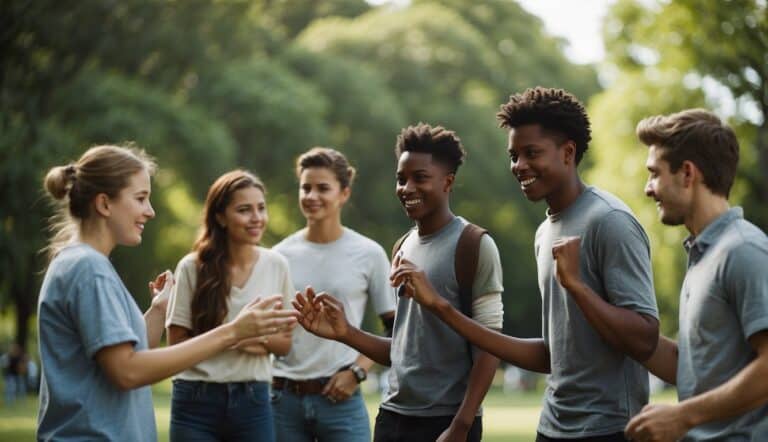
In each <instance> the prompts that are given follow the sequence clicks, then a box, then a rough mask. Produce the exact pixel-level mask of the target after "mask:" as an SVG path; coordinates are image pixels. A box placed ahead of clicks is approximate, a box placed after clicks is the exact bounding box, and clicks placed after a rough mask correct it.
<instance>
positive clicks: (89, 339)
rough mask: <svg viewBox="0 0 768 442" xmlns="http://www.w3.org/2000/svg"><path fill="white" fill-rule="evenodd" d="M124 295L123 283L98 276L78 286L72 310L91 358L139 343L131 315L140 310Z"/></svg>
mask: <svg viewBox="0 0 768 442" xmlns="http://www.w3.org/2000/svg"><path fill="white" fill-rule="evenodd" d="M125 291H126V289H125V287H124V286H123V285H122V282H120V281H117V280H115V278H112V277H109V276H102V275H95V276H93V277H90V278H87V279H84V280H83V281H82V282H80V284H78V289H77V291H76V293H75V296H73V297H72V298H71V299H70V303H71V304H70V308H71V310H72V312H73V317H74V318H75V323H76V324H77V329H78V333H79V335H80V339H81V340H82V344H83V348H84V349H85V353H86V355H87V356H88V357H89V358H93V356H94V355H95V354H96V352H98V351H99V350H101V349H102V348H104V347H109V346H111V345H117V344H121V343H123V342H131V343H133V344H135V343H137V342H139V337H138V336H137V335H136V332H135V331H134V329H133V328H132V327H131V321H130V317H131V314H130V312H129V311H128V309H129V308H131V307H133V308H135V309H137V310H138V307H137V306H136V304H135V302H134V301H133V298H128V299H126V298H127V296H128V295H127V293H126V292H125Z"/></svg>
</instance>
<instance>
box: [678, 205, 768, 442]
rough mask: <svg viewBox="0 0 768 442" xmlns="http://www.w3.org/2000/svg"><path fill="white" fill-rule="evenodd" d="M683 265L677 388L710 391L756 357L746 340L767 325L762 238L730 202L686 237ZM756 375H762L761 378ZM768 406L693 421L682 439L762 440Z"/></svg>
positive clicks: (685, 394) (767, 245)
mask: <svg viewBox="0 0 768 442" xmlns="http://www.w3.org/2000/svg"><path fill="white" fill-rule="evenodd" d="M685 248H686V250H687V251H688V271H687V272H686V274H685V280H684V281H683V287H682V290H681V291H680V334H679V338H678V344H677V345H678V352H679V356H678V363H677V394H678V397H679V399H680V400H681V401H683V400H685V399H688V398H690V397H692V396H696V395H699V394H702V393H705V392H707V391H709V390H712V389H714V388H716V387H718V386H720V385H722V384H724V383H725V382H727V381H728V380H730V379H731V378H733V377H734V376H736V374H737V373H739V372H740V371H741V370H743V369H744V367H745V366H747V365H748V364H749V363H750V362H752V361H753V360H754V359H755V352H754V350H752V347H751V346H750V345H749V342H747V339H748V338H749V337H750V336H752V335H754V334H755V333H757V332H759V331H763V330H768V237H766V235H765V233H763V232H762V231H761V230H760V229H759V228H757V227H756V226H755V225H753V224H752V223H750V222H749V221H746V220H744V218H743V212H742V210H741V208H740V207H734V208H732V209H730V210H728V211H727V212H726V213H724V214H722V215H721V216H720V217H718V218H717V219H716V220H715V221H713V222H712V223H710V224H709V226H707V227H706V228H705V229H704V231H702V232H701V233H700V234H699V236H698V237H696V238H695V239H692V238H688V239H686V241H685ZM760 382H767V381H766V380H765V379H763V380H761V381H760ZM767 415H768V405H763V406H761V407H759V408H757V409H755V410H752V411H750V412H749V413H745V414H742V415H740V416H736V417H734V418H730V419H723V420H718V421H715V422H710V423H708V424H704V425H701V426H698V427H695V428H693V429H692V430H691V431H689V432H688V434H687V435H686V437H685V438H684V439H683V440H685V441H723V440H728V441H749V440H750V438H751V437H753V439H751V440H755V441H757V440H766V439H764V438H757V437H756V436H753V435H752V433H753V431H754V428H755V427H756V426H757V425H758V423H759V422H761V421H764V423H765V424H766V425H768V422H765V421H768V417H766V416H767Z"/></svg>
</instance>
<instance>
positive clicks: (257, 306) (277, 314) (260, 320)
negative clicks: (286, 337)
mask: <svg viewBox="0 0 768 442" xmlns="http://www.w3.org/2000/svg"><path fill="white" fill-rule="evenodd" d="M282 307H283V296H282V295H272V296H269V297H266V298H256V299H254V300H253V301H251V302H250V303H249V304H248V305H246V306H245V307H243V309H242V310H240V313H239V314H238V315H237V317H236V318H235V319H234V320H233V321H232V323H233V325H234V330H235V337H236V338H237V339H238V340H242V339H246V338H252V337H255V336H264V335H272V334H275V333H279V332H284V331H289V330H291V329H293V327H295V326H296V320H297V318H298V312H297V311H295V310H283V309H282Z"/></svg>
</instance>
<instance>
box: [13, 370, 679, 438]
mask: <svg viewBox="0 0 768 442" xmlns="http://www.w3.org/2000/svg"><path fill="white" fill-rule="evenodd" d="M170 385H171V384H170V382H169V381H166V382H163V383H160V384H158V385H156V386H155V387H154V401H155V416H156V418H157V427H158V433H159V439H160V441H167V440H168V421H169V419H170V399H171V396H170ZM652 401H653V402H667V403H669V402H674V401H675V397H674V392H673V391H667V392H664V393H663V394H661V395H658V396H655V397H654V398H652ZM366 404H367V405H368V413H369V415H370V418H371V423H372V422H373V418H374V417H375V416H376V412H377V409H378V405H379V396H378V395H370V396H367V397H366ZM37 405H38V402H37V398H36V397H33V396H30V397H28V398H27V399H25V400H23V401H19V402H17V403H16V404H14V405H13V406H12V407H8V406H6V405H4V404H3V405H2V407H0V441H14V442H15V441H19V442H23V441H32V440H34V435H35V425H36V422H37ZM484 407H485V417H484V437H483V440H484V441H488V442H501V441H504V442H516V441H531V440H533V438H534V435H535V434H536V424H537V423H538V418H539V411H540V409H541V392H533V393H514V394H504V393H503V392H502V391H501V389H500V388H497V387H494V388H493V389H492V390H491V392H490V393H489V394H488V396H487V397H486V400H485V402H484Z"/></svg>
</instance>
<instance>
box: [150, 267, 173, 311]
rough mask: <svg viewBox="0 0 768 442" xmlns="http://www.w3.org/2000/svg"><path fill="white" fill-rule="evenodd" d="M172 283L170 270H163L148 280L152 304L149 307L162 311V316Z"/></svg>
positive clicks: (166, 305) (166, 307)
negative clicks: (153, 278) (152, 279)
mask: <svg viewBox="0 0 768 442" xmlns="http://www.w3.org/2000/svg"><path fill="white" fill-rule="evenodd" d="M173 284H174V282H173V273H172V272H171V271H170V270H166V271H164V272H163V273H161V274H159V275H157V277H156V278H155V280H154V281H150V282H149V292H150V293H151V294H152V305H151V307H150V308H154V309H157V310H159V311H161V312H163V316H165V311H166V310H167V309H168V299H170V297H171V289H173Z"/></svg>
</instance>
